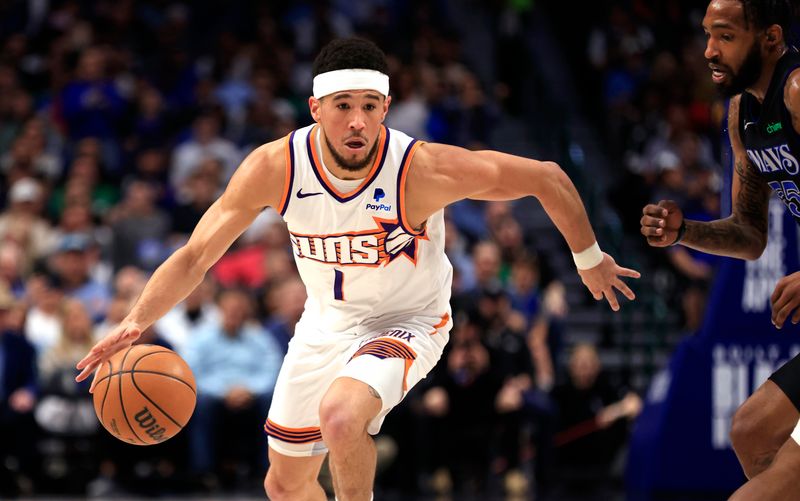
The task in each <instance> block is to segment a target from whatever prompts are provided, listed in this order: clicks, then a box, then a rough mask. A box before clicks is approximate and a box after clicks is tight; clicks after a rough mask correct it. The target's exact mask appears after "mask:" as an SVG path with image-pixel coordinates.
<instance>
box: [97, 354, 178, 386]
mask: <svg viewBox="0 0 800 501" xmlns="http://www.w3.org/2000/svg"><path fill="white" fill-rule="evenodd" d="M137 346H155V345H152V344H141V345H137ZM131 348H133V347H131ZM156 353H172V354H173V355H176V356H177V355H178V354H177V353H175V352H174V351H172V350H159V351H151V352H150V353H145V354H144V355H142V356H141V357H139V358H138V359H137V360H136V362H138V361H139V360H141V359H143V358H144V357H149V356H150V355H155V354H156ZM136 362H134V364H133V365H136ZM127 372H129V371H123V370H122V366H120V368H119V371H118V372H111V369H109V373H108V374H106V375H105V376H103V377H101V378H100V379H99V380H98V381H97V383H95V384H100V383H102V382H103V381H104V380H105V379H106V378H110V377H111V376H113V375H115V374H125V373H127Z"/></svg>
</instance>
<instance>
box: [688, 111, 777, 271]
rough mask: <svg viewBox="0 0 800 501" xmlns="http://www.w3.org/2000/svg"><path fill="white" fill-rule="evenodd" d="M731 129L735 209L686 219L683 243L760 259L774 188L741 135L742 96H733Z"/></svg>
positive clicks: (718, 252) (727, 254) (705, 250)
mask: <svg viewBox="0 0 800 501" xmlns="http://www.w3.org/2000/svg"><path fill="white" fill-rule="evenodd" d="M728 129H729V133H730V139H731V145H732V148H733V154H734V164H735V165H734V171H735V173H734V179H733V189H732V197H731V198H732V200H733V210H732V214H731V215H730V216H729V217H727V218H725V219H719V220H717V221H711V222H701V221H688V220H687V221H686V234H685V236H684V238H683V240H682V241H681V243H682V244H684V245H686V246H687V247H692V248H693V249H697V250H701V251H704V252H709V253H712V254H720V255H724V256H731V257H738V258H743V259H756V258H758V257H759V256H760V255H761V253H762V252H763V251H764V247H765V246H766V245H767V224H768V221H769V213H768V209H769V195H770V189H769V187H768V186H767V184H766V183H765V182H764V180H763V179H761V177H759V175H758V172H756V167H755V166H754V165H753V163H752V162H750V159H749V158H748V157H747V153H746V151H745V149H744V145H743V144H742V140H741V137H740V136H739V99H738V98H734V99H731V104H730V109H729V112H728Z"/></svg>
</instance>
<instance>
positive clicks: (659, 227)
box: [640, 200, 683, 247]
mask: <svg viewBox="0 0 800 501" xmlns="http://www.w3.org/2000/svg"><path fill="white" fill-rule="evenodd" d="M642 214H643V215H642V219H641V221H640V223H641V225H642V229H641V232H642V235H644V236H645V237H647V243H648V244H650V245H652V246H653V247H667V246H670V245H672V244H673V243H675V239H677V238H678V230H680V228H681V223H683V211H681V209H680V207H678V204H676V203H675V202H673V201H672V200H662V201H660V202H658V205H655V204H648V205H646V206H645V207H644V209H642Z"/></svg>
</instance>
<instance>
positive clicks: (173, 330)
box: [126, 276, 221, 354]
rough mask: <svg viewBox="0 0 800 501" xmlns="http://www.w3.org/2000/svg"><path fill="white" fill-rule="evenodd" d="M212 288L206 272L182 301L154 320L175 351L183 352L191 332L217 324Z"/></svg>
mask: <svg viewBox="0 0 800 501" xmlns="http://www.w3.org/2000/svg"><path fill="white" fill-rule="evenodd" d="M215 292H216V283H215V282H214V279H213V278H211V277H210V276H206V277H205V279H203V282H201V283H200V285H198V286H197V287H196V288H195V290H193V291H192V292H191V293H190V294H189V295H188V296H186V299H184V300H183V302H181V303H179V304H178V305H177V306H176V307H174V308H173V309H171V310H170V311H169V312H168V313H167V314H166V315H164V316H163V317H161V318H160V319H159V320H158V322H156V329H157V330H158V332H160V333H161V335H162V336H164V338H165V339H166V340H167V341H169V343H170V344H171V345H172V346H173V347H174V349H175V351H177V352H178V353H180V354H184V353H185V350H186V344H187V343H188V342H189V338H190V337H192V336H193V334H192V333H193V332H204V331H206V330H210V329H211V328H212V326H214V325H220V322H221V321H220V312H219V308H218V307H217V305H216V303H214V294H215ZM126 314H127V311H126Z"/></svg>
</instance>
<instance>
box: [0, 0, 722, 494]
mask: <svg viewBox="0 0 800 501" xmlns="http://www.w3.org/2000/svg"><path fill="white" fill-rule="evenodd" d="M470 5H471V7H473V8H474V9H476V12H478V13H479V14H481V15H482V16H483V17H481V19H482V20H483V22H484V23H486V24H488V25H489V26H490V30H489V31H490V32H491V34H492V36H493V40H495V41H496V43H495V44H494V45H493V46H491V47H485V51H484V53H483V54H473V53H469V52H468V51H466V50H465V49H464V47H465V46H472V47H474V46H475V45H476V42H475V40H474V39H472V38H471V37H473V38H474V36H475V33H474V32H471V31H470V30H469V29H468V27H469V24H458V23H457V22H456V21H455V20H458V19H459V18H461V19H462V20H463V13H461V14H460V12H461V10H460V9H461V7H463V6H459V3H458V2H448V1H444V0H442V1H435V2H428V1H422V0H419V1H417V0H415V1H401V0H383V1H379V0H356V1H352V0H351V1H346V2H345V1H343V0H331V1H317V0H314V1H311V0H307V1H300V2H290V1H277V2H255V1H245V0H238V1H229V2H224V3H221V2H212V1H210V0H206V1H195V2H184V3H181V2H175V1H171V0H139V1H132V0H114V1H113V2H112V1H110V0H96V1H88V0H86V1H82V0H52V1H49V2H48V1H45V2H38V1H22V0H20V1H12V2H4V3H2V5H0V174H1V175H0V188H1V189H0V206H2V207H3V211H2V213H0V496H14V495H17V494H27V493H62V494H63V493H75V494H80V493H86V494H88V495H91V496H110V495H114V494H119V495H123V494H127V493H133V494H146V495H156V494H163V493H172V492H174V493H184V492H220V491H225V490H232V489H241V488H242V486H247V487H248V488H250V487H252V488H253V489H254V490H259V489H260V483H261V478H262V475H263V472H264V470H265V468H266V454H265V450H266V449H265V448H266V440H265V437H264V434H263V431H262V425H263V420H264V418H265V416H266V414H267V409H268V408H269V402H270V398H271V394H272V389H273V387H274V383H275V378H276V377H277V373H278V370H279V368H280V364H281V360H282V356H283V354H284V353H285V352H286V347H287V344H288V341H289V339H290V338H291V336H292V333H293V328H294V324H295V323H296V322H297V320H298V318H299V315H300V314H301V312H302V308H303V303H304V301H305V290H304V288H303V285H302V283H301V282H300V281H299V278H298V276H297V273H296V270H295V267H294V262H293V258H292V255H291V253H290V247H289V245H288V235H287V232H286V230H285V227H284V225H283V223H282V222H281V221H280V218H279V217H278V216H277V214H275V213H274V212H272V211H271V210H266V211H264V212H263V213H262V215H261V216H259V218H258V219H257V221H256V222H255V223H254V225H253V226H252V227H251V228H250V229H249V230H248V231H247V232H246V233H245V234H244V235H243V236H242V237H241V238H240V239H239V241H237V242H236V244H235V245H234V247H232V249H231V250H230V251H229V252H228V253H227V254H226V255H225V256H224V257H223V258H222V259H221V260H220V261H219V263H217V265H216V266H215V267H214V268H213V269H212V271H211V272H210V273H209V274H208V276H207V277H206V279H205V281H204V282H203V283H202V285H201V286H199V287H198V288H197V289H196V290H195V291H194V292H193V293H192V294H191V295H190V296H189V297H188V298H187V299H186V300H185V301H184V302H183V303H181V304H180V305H178V306H177V307H176V308H174V309H173V310H172V311H170V312H169V313H168V314H167V315H166V316H165V317H164V318H163V319H161V320H160V321H159V322H157V323H156V324H155V325H154V326H153V327H152V328H150V329H149V330H148V331H147V332H145V333H144V334H143V336H142V339H141V340H140V342H143V343H153V344H160V345H163V346H167V347H170V348H172V349H174V350H176V351H177V352H178V353H179V354H181V355H182V356H183V357H184V358H185V359H186V360H187V362H188V363H189V364H190V366H191V367H192V369H193V371H194V374H195V377H196V379H197V384H198V404H197V409H196V411H195V415H194V417H193V419H192V420H191V422H190V424H189V426H188V427H187V429H186V430H184V431H183V432H181V433H180V434H179V435H178V436H177V437H176V438H174V439H172V440H170V441H168V442H166V443H165V444H162V445H158V446H152V447H147V448H137V447H132V446H129V445H125V444H123V443H121V442H118V441H116V440H115V439H113V438H112V437H111V436H110V435H109V434H108V433H107V432H105V431H104V430H102V428H101V427H100V425H99V423H98V421H97V419H96V417H95V415H94V407H93V404H92V400H91V396H90V395H89V393H88V387H87V384H76V383H75V382H74V376H75V375H76V371H75V369H74V365H75V363H76V362H77V361H78V360H79V359H80V358H81V357H82V356H83V355H84V354H85V353H86V351H87V350H88V349H89V348H90V347H91V346H92V345H93V344H94V342H95V341H96V340H97V339H98V338H100V337H102V336H103V335H104V334H105V333H107V332H108V331H109V329H111V328H113V326H114V325H116V324H117V323H118V322H119V321H120V320H121V319H122V318H124V316H125V315H126V313H127V312H128V311H129V309H130V307H131V305H132V303H133V301H135V299H136V298H137V297H138V294H139V293H140V292H141V290H142V287H143V286H144V283H145V282H146V280H147V277H148V276H149V274H150V273H151V272H152V271H153V270H154V269H155V268H156V267H157V266H158V265H159V264H160V263H161V262H162V261H163V260H164V259H165V257H166V256H168V255H169V254H170V253H171V252H172V251H174V250H175V249H176V248H177V247H178V246H180V245H182V244H183V243H184V242H185V241H186V240H187V238H188V236H189V234H190V233H191V230H192V228H193V227H194V225H195V224H196V223H197V221H198V220H199V218H200V217H201V216H202V214H203V213H204V211H205V210H206V209H207V208H208V207H209V206H210V205H211V203H212V202H213V201H214V200H215V199H216V197H217V196H218V195H219V194H220V193H221V191H222V190H223V189H224V187H225V185H226V183H227V180H228V179H229V178H230V176H231V175H232V173H233V171H234V170H235V169H236V167H237V165H238V164H239V162H240V161H241V160H242V159H243V158H244V157H245V156H246V155H247V154H248V153H249V152H250V151H251V150H252V149H253V148H255V147H256V146H258V145H260V144H263V143H265V142H268V141H272V140H275V139H278V138H280V137H283V136H284V135H286V134H287V133H288V132H289V131H291V130H293V129H294V128H296V127H300V126H304V125H306V124H308V123H310V117H309V114H308V111H307V104H306V103H307V97H308V95H309V94H310V87H311V78H310V67H311V61H312V60H313V57H314V55H315V54H316V52H317V51H318V49H319V48H320V47H321V46H322V45H324V44H325V43H326V42H327V41H329V40H330V39H332V38H334V37H339V36H350V35H362V36H366V37H369V38H371V39H373V40H374V41H376V42H377V43H378V44H379V45H380V46H381V47H382V48H383V49H384V50H385V51H386V52H387V55H388V57H389V61H390V68H391V75H390V77H391V86H392V95H393V104H392V108H391V110H390V112H389V115H388V118H387V121H386V123H387V125H388V126H389V127H393V128H397V129H400V130H403V131H404V132H407V133H409V134H411V135H413V136H415V137H418V138H420V139H425V140H432V141H440V142H445V143H450V144H456V145H460V146H464V147H468V148H476V149H477V148H485V147H491V146H493V130H494V127H495V125H497V124H498V123H500V122H501V121H502V120H503V119H504V117H508V116H510V115H518V114H521V113H525V112H531V113H535V110H520V109H519V108H518V106H519V104H520V103H521V102H523V101H524V100H523V99H521V97H520V96H521V95H522V94H523V93H524V92H525V89H524V88H522V87H521V85H522V84H521V81H520V79H519V78H518V74H519V71H518V69H519V66H520V65H521V64H522V65H524V64H525V63H524V62H523V63H521V62H520V61H519V60H518V59H516V58H515V56H520V55H522V56H524V55H525V54H524V51H520V50H519V47H520V46H521V45H522V44H521V40H522V36H523V33H524V30H525V27H526V20H527V19H529V16H531V9H532V8H533V6H532V5H531V4H530V3H529V2H525V1H519V0H516V1H508V2H504V1H495V2H474V5H472V4H470ZM624 5H625V7H620V6H619V5H617V3H616V2H615V3H614V6H613V7H612V8H609V9H608V10H606V11H603V14H602V15H598V16H597V17H594V18H592V20H593V21H594V22H598V23H599V24H598V25H597V26H595V27H594V29H592V30H589V31H587V33H590V36H589V37H587V40H586V44H585V45H584V47H583V49H584V50H586V52H585V53H584V54H583V55H582V56H581V58H583V57H585V58H586V61H587V64H588V65H589V66H587V67H588V68H590V69H591V71H592V72H593V75H594V76H595V78H596V79H597V80H598V81H599V82H601V83H600V84H599V85H598V87H597V89H595V92H596V93H597V97H598V99H600V101H599V102H600V103H602V106H601V108H602V112H601V113H600V114H599V115H600V117H601V118H600V119H602V120H603V121H604V128H603V129H602V130H604V131H606V133H607V134H608V136H609V137H608V138H607V139H608V144H609V145H610V146H609V147H610V151H609V153H610V154H611V155H612V156H613V158H615V159H616V160H618V161H619V165H620V179H621V182H622V183H623V184H621V186H623V187H624V188H623V189H624V190H625V191H624V192H625V193H626V195H625V196H620V195H619V194H616V195H615V194H614V193H612V202H614V204H615V206H616V207H617V209H618V210H619V211H620V214H621V215H623V218H624V219H625V221H626V222H627V226H628V227H629V228H630V229H631V231H634V229H633V226H636V230H635V231H638V224H637V225H634V224H633V222H634V220H635V222H638V217H639V216H638V214H639V211H640V210H641V205H639V204H640V202H643V201H645V200H646V201H649V200H651V199H655V198H657V197H660V196H662V195H663V196H666V197H669V198H673V199H677V200H680V201H681V203H682V205H683V206H684V210H685V211H686V212H687V215H689V216H690V217H695V218H697V217H712V216H714V215H715V214H717V213H718V211H719V207H718V205H719V202H718V200H719V197H718V190H719V185H720V181H719V174H718V166H717V162H716V161H715V159H716V158H718V155H717V154H716V153H715V151H718V146H715V145H717V144H718V142H717V141H716V140H715V137H714V136H715V134H717V133H718V130H719V129H718V127H719V126H718V123H719V117H720V115H719V111H717V110H716V108H715V107H713V106H712V105H711V103H712V102H713V98H712V95H711V91H710V89H709V86H710V85H709V84H708V83H707V78H706V77H707V75H706V74H705V73H706V70H705V66H704V64H703V61H702V46H700V45H698V43H700V42H698V40H701V39H698V38H697V37H696V35H697V30H696V29H695V28H696V26H695V24H697V25H699V21H698V20H696V19H693V17H692V14H693V13H694V12H695V11H694V10H681V11H680V15H677V14H676V16H677V17H674V19H675V23H676V25H678V24H680V26H682V27H683V31H676V32H675V33H672V34H670V36H669V37H668V38H667V39H664V38H663V37H662V36H661V35H663V34H662V33H658V32H656V29H657V26H658V25H657V23H655V19H656V18H657V16H660V13H657V12H653V11H651V10H647V9H645V10H644V11H642V9H644V7H643V6H642V5H643V3H637V2H631V3H630V4H624ZM648 16H649V17H648ZM658 19H659V22H660V21H661V19H660V18H658ZM670 19H673V18H670ZM463 22H464V23H468V20H467V21H463ZM690 23H695V24H690ZM676 33H685V34H686V36H685V37H681V36H679V35H678V34H676ZM664 40H667V41H664ZM661 43H667V44H677V45H667V46H663V47H662V46H661V45H659V44H661ZM510 48H516V51H515V50H512V49H510ZM512 56H514V57H512ZM487 61H488V64H487ZM486 68H489V69H490V71H487V70H486ZM587 80H589V81H590V79H587ZM600 89H602V92H599V90H600ZM556 160H558V159H556ZM623 167H624V169H623ZM634 189H635V191H634ZM631 195H633V196H631ZM636 196H641V197H642V201H640V200H638V199H636ZM642 205H643V204H642ZM516 207H517V206H516V205H515V204H512V203H504V202H495V203H489V204H483V203H474V202H465V203H462V204H459V205H457V206H455V207H454V208H452V210H450V211H449V212H448V213H447V214H446V217H447V218H448V226H447V242H446V249H447V253H448V255H449V257H450V259H451V261H452V262H453V264H454V268H455V283H454V290H453V318H454V323H455V326H454V329H453V331H452V334H451V342H450V344H449V346H448V348H447V350H446V352H445V354H444V356H443V359H442V361H441V362H440V364H439V365H438V366H437V368H436V369H435V371H434V372H433V373H432V374H431V375H430V376H429V377H428V378H427V379H426V380H425V381H423V382H422V383H420V385H419V386H418V387H417V388H415V389H414V391H413V392H412V393H411V394H410V395H409V397H408V398H407V399H406V400H405V401H404V403H403V404H402V405H401V406H400V407H399V408H398V409H396V410H395V411H394V412H393V413H392V414H390V416H389V418H388V419H387V421H386V423H385V425H384V430H383V433H382V434H381V435H380V436H379V437H378V442H379V447H378V449H379V452H380V454H379V456H380V458H379V468H380V473H379V477H378V485H377V490H378V491H379V492H382V493H383V494H384V495H385V496H387V497H388V496H391V495H392V494H393V493H394V494H395V495H397V496H399V499H409V498H410V496H412V495H415V494H440V495H447V494H451V495H453V496H455V497H456V498H457V499H490V498H491V496H500V495H501V494H503V493H506V494H516V495H519V496H523V497H524V496H530V495H531V494H532V493H533V492H538V493H539V494H541V495H542V496H550V497H551V498H552V499H559V500H567V499H572V498H574V499H595V498H597V499H601V498H603V499H607V498H608V496H607V493H608V492H611V491H613V489H614V488H615V487H616V485H614V479H615V478H618V477H617V476H614V475H612V474H611V473H612V472H616V473H619V471H620V467H619V465H618V464H615V459H616V458H618V452H619V451H620V450H621V449H622V448H623V447H624V443H625V439H626V434H627V431H628V423H629V420H630V419H631V418H633V417H634V416H635V415H636V414H637V413H638V411H639V408H640V406H641V402H640V400H639V398H638V397H637V396H636V394H635V393H633V392H630V391H629V390H628V388H626V387H625V386H624V385H623V384H621V383H619V382H618V381H612V380H611V379H610V378H608V377H606V375H605V374H604V371H603V367H602V363H601V359H600V357H599V356H598V352H597V350H596V349H595V347H593V346H592V345H590V344H578V345H575V346H564V343H563V342H562V335H561V331H562V329H563V320H564V318H565V316H566V315H568V306H567V298H566V296H567V295H566V293H565V288H564V285H563V284H562V281H561V280H560V277H559V276H558V272H557V271H556V270H555V269H554V268H553V267H551V266H550V265H549V264H548V256H547V255H545V254H542V253H541V252H539V250H538V249H537V243H536V241H535V235H531V234H530V233H529V232H527V231H526V229H525V228H524V227H523V224H522V223H521V222H520V218H519V217H517V213H516V212H515V208H516ZM699 214H705V216H700V215H699ZM629 216H630V219H629V218H628V217H629ZM681 252H683V254H685V255H682V254H681ZM669 263H670V264H669V266H672V267H674V268H675V269H676V270H677V271H678V275H679V276H682V277H684V278H682V279H685V280H686V281H688V282H691V283H692V284H694V285H695V286H696V287H697V289H698V293H700V294H702V293H704V291H705V288H706V287H707V284H708V281H709V280H710V276H711V263H708V262H705V261H703V260H702V259H701V258H699V257H698V256H695V255H693V254H690V253H688V252H686V251H680V250H677V251H674V252H672V253H670V254H669ZM689 303H691V302H687V304H689ZM690 314H691V312H688V311H686V318H687V320H686V322H687V325H691V323H692V322H694V321H695V320H692V317H690ZM696 314H698V315H699V314H701V313H696ZM564 361H566V363H563V362H564ZM570 496H572V498H571V497H570ZM592 496H594V497H592Z"/></svg>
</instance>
